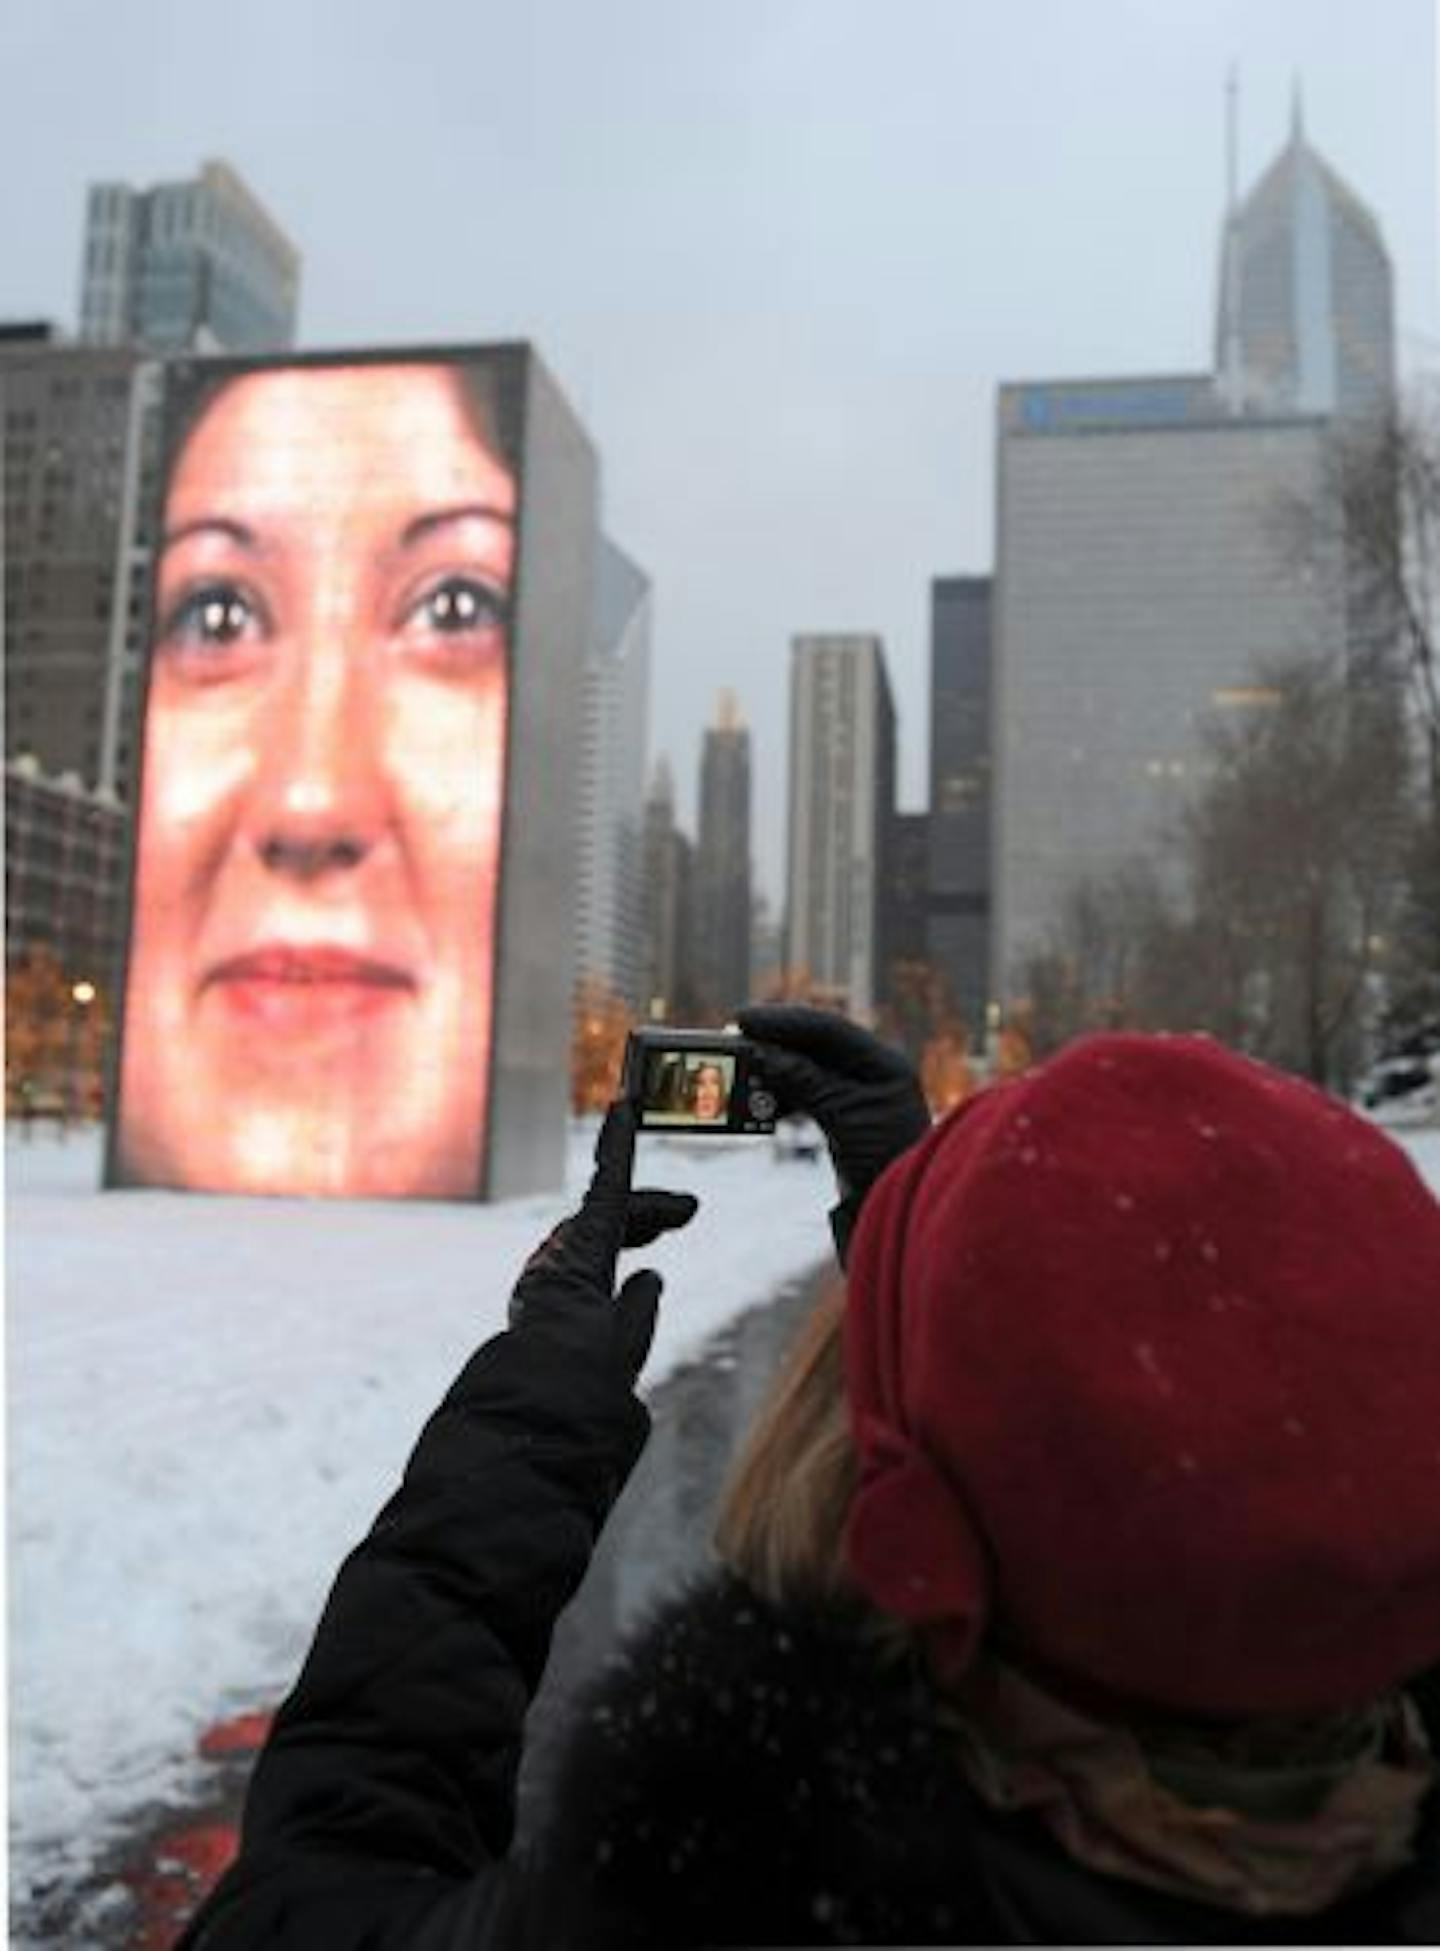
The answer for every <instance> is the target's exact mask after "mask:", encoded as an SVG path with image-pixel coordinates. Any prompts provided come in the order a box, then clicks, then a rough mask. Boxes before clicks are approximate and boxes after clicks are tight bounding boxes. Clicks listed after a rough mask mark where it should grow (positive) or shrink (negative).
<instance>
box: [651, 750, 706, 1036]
mask: <svg viewBox="0 0 1440 1951" xmlns="http://www.w3.org/2000/svg"><path fill="white" fill-rule="evenodd" d="M644 897H645V898H644V916H645V960H644V966H643V971H642V984H641V990H642V1005H641V1007H642V1010H643V1013H644V1014H645V1015H646V1016H647V1017H653V1018H655V1019H656V1020H659V1021H665V1022H671V1023H683V1022H686V1021H687V1020H689V1019H691V1018H692V1017H693V1016H694V1015H695V1014H696V1010H697V999H696V996H695V980H694V971H693V961H694V954H693V946H694V929H695V914H694V849H693V847H692V846H691V844H690V842H689V840H688V839H687V838H686V836H685V835H684V834H683V833H682V832H681V831H680V829H679V828H678V827H677V826H676V824H675V785H674V781H673V779H672V777H671V774H670V767H669V764H668V762H667V761H666V760H665V759H663V758H662V759H659V760H657V762H656V766H655V775H654V779H653V781H652V783H651V787H650V791H649V793H648V795H647V796H646V800H645V844H644Z"/></svg>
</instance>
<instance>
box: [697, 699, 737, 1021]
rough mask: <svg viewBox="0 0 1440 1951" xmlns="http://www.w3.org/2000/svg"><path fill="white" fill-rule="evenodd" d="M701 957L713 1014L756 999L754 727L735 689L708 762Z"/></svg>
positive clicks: (703, 788)
mask: <svg viewBox="0 0 1440 1951" xmlns="http://www.w3.org/2000/svg"><path fill="white" fill-rule="evenodd" d="M695 962H696V977H697V981H698V985H699V988H700V992H701V996H702V999H703V1001H704V1004H705V1006H706V1009H707V1011H708V1013H709V1014H711V1015H713V1016H728V1015H729V1014H731V1013H732V1012H733V1011H734V1010H736V1009H739V1008H740V1007H741V1006H742V1005H743V1004H745V1003H747V1002H748V1001H749V1000H750V734H749V732H748V730H747V729H746V727H745V725H744V723H743V722H742V720H741V717H740V712H739V708H738V706H737V705H736V702H735V694H734V693H733V692H732V691H722V692H721V693H720V700H719V704H718V706H717V709H716V713H715V723H714V724H713V725H712V726H711V727H710V728H709V730H708V731H707V732H706V733H705V743H704V748H703V752H702V756H701V761H700V830H699V833H698V835H697V837H696V849H695Z"/></svg>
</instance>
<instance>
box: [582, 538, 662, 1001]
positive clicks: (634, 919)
mask: <svg viewBox="0 0 1440 1951" xmlns="http://www.w3.org/2000/svg"><path fill="white" fill-rule="evenodd" d="M650 619H651V599H650V583H649V580H648V578H647V577H646V576H645V575H644V574H643V572H642V571H641V570H640V569H639V568H638V567H637V566H636V564H635V563H633V562H632V561H631V560H630V558H629V557H628V556H627V555H626V554H625V553H624V551H623V550H621V549H618V548H617V547H616V546H615V544H614V543H613V542H611V541H609V540H608V538H606V537H603V536H602V537H601V539H600V545H599V555H598V559H597V564H596V578H595V604H594V621H593V627H592V631H591V637H590V645H589V650H588V652H587V655H586V660H585V673H584V688H583V700H582V729H581V750H580V766H581V777H580V807H581V811H580V868H579V887H578V891H577V908H576V930H577V932H576V958H575V959H576V968H577V971H578V973H579V976H580V979H581V980H582V981H583V980H585V979H586V978H589V979H591V980H594V981H598V982H600V983H602V984H603V985H604V986H605V988H607V989H609V990H610V991H612V993H614V994H615V995H617V996H620V997H622V998H623V999H624V1000H625V1001H626V1002H627V1003H629V1004H630V1006H631V1008H632V1009H636V1010H639V1009H642V1008H644V1007H645V1006H646V1004H647V1003H648V1000H649V998H648V995H647V994H646V993H645V990H646V976H645V966H644V965H645V936H646V926H645V887H644V874H645V862H644V849H645V834H644V826H645V763H646V752H647V747H648V744H649V726H650Z"/></svg>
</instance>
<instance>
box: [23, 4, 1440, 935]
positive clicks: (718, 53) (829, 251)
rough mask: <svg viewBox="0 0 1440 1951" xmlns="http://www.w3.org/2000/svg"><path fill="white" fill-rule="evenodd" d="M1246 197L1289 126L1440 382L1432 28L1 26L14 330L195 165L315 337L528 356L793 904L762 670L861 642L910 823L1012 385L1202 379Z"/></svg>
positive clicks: (773, 721)
mask: <svg viewBox="0 0 1440 1951" xmlns="http://www.w3.org/2000/svg"><path fill="white" fill-rule="evenodd" d="M1232 60H1233V61H1235V62H1237V63H1238V65H1239V70H1240V85H1241V97H1240V144H1239V148H1240V174H1241V184H1242V188H1243V187H1245V186H1247V185H1248V184H1249V183H1250V182H1252V181H1253V180H1254V178H1255V176H1256V175H1257V174H1258V173H1259V171H1260V170H1261V169H1262V168H1263V167H1264V166H1265V165H1266V164H1267V163H1268V162H1269V160H1270V158H1271V157H1272V156H1273V154H1274V153H1275V151H1276V150H1277V149H1278V148H1279V147H1280V146H1281V144H1282V143H1283V141H1284V140H1285V136H1286V132H1287V128H1288V123H1289V115H1290V97H1291V85H1292V78H1293V77H1294V76H1295V75H1296V74H1298V75H1299V76H1300V77H1301V79H1302V82H1303V88H1304V104H1305V120H1306V127H1307V131H1308V133H1309V135H1310V137H1311V139H1312V141H1313V142H1314V143H1315V145H1316V146H1317V147H1318V148H1319V149H1320V150H1321V152H1322V153H1323V154H1324V155H1325V156H1326V157H1327V159H1328V160H1329V161H1330V162H1331V164H1332V165H1333V166H1334V167H1335V168H1336V169H1338V170H1339V172H1340V174H1341V175H1342V176H1343V177H1344V178H1345V179H1346V180H1347V181H1348V182H1349V183H1350V185H1351V187H1352V188H1353V189H1354V190H1355V191H1356V192H1357V193H1358V194H1359V195H1360V196H1361V197H1362V198H1363V199H1364V201H1365V202H1366V203H1368V204H1369V206H1370V207H1371V209H1372V210H1373V211H1374V212H1375V213H1376V215H1377V216H1378V218H1379V221H1380V223H1381V226H1382V228H1383V230H1384V233H1385V237H1386V239H1387V242H1388V244H1389V248H1390V253H1391V257H1392V260H1393V263H1394V266H1395V273H1396V283H1397V291H1398V318H1399V326H1400V353H1401V360H1402V365H1403V366H1405V367H1406V368H1408V369H1414V368H1416V367H1417V366H1420V365H1428V366H1429V367H1431V368H1436V367H1440V298H1437V276H1436V261H1437V237H1440V209H1437V188H1436V177H1437V153H1440V152H1437V137H1436V24H1435V9H1434V6H1433V4H1432V0H984V3H983V4H982V0H888V3H887V4H886V5H884V6H881V5H877V4H876V0H865V3H864V4H860V0H729V4H726V5H723V6H722V5H720V4H716V0H706V3H703V4H702V0H689V4H687V3H686V0H606V4H604V5H600V4H596V0H510V4H507V5H504V6H499V5H495V4H492V3H491V0H402V3H401V4H397V0H244V4H243V5H238V6H237V5H236V4H234V0H226V4H225V5H223V6H222V5H217V4H215V3H214V0H5V5H4V7H3V9H0V74H3V75H4V77H5V96H6V100H5V110H4V114H3V117H0V182H3V183H4V186H5V194H4V203H3V208H0V316H6V315H9V316H14V315H41V316H51V317H54V318H56V319H57V320H58V321H59V322H60V323H62V324H63V325H65V326H66V327H67V328H70V329H73V327H74V324H75V316H76V307H77V299H78V274H79V259H80V241H81V226H82V218H83V205H84V193H85V186H86V184H87V183H88V182H89V181H91V180H92V179H95V178H101V177H110V178H120V179H124V180H128V181H131V182H134V183H137V184H143V183H149V182H151V181H155V180H159V179H163V178H167V177H176V176H182V175H187V174H189V173H191V171H192V170H193V169H194V167H195V166H196V165H197V164H198V163H199V162H200V160H201V159H202V158H204V157H205V156H209V155H217V156H223V157H224V158H226V159H227V160H229V161H230V162H232V163H234V164H235V166H236V167H237V168H238V169H239V170H240V171H241V173H242V174H243V175H244V176H245V177H246V179H247V180H248V181H249V183H250V184H251V186H252V187H253V188H254V189H255V190H256V191H257V192H258V194H259V195H260V196H261V197H262V199H263V200H264V201H265V203H266V204H267V205H268V206H269V208H270V209H271V211H272V212H273V214H274V215H275V216H276V217H277V218H278V220H279V221H280V222H281V224H282V225H283V226H284V228H285V229H286V230H287V231H288V232H289V234H290V235H291V236H292V237H293V238H294V240H295V241H296V243H297V244H298V246H299V247H300V249H301V251H302V252H303V254H304V260H305V269H304V282H303V290H302V301H301V340H302V343H303V344H305V345H307V346H315V347H318V346H326V345H337V346H338V345H347V344H358V343H362V342H365V341H370V340H373V341H377V342H380V343H384V342H386V341H401V340H450V341H455V340H462V339H470V338H474V339H486V338H500V337H511V336H519V337H525V338H529V339H532V340H533V341H534V342H535V343H536V344H537V346H538V347H539V349H540V351H541V353H542V355H543V357H544V358H545V360H546V361H547V363H548V364H549V365H550V367H551V369H552V370H553V371H554V373H555V374H556V376H557V377H558V379H559V380H560V382H561V384H562V385H563V386H564V387H565V389H566V390H567V392H568V393H569V394H570V397H571V399H572V400H573V402H574V403H575V405H576V406H577V407H578V408H579V410H580V411H581V413H582V414H583V416H584V418H585V419H586V421H587V422H588V424H589V426H590V428H591V430H592V432H593V434H594V435H595V437H596V439H597V441H598V443H599V446H600V449H601V453H602V455H603V460H604V469H605V503H606V520H607V526H608V528H609V529H610V532H611V533H612V534H613V535H614V537H615V539H616V540H617V541H618V542H620V544H621V545H622V546H623V547H624V548H626V549H627V550H629V552H630V553H631V554H632V555H634V556H635V557H636V559H637V560H638V561H639V562H640V563H641V564H642V565H643V566H644V567H645V568H646V569H647V570H648V572H649V573H650V575H651V576H652V578H653V579H654V582H655V586H656V636H655V659H654V678H653V685H652V700H653V703H652V729H651V746H652V751H654V752H659V751H664V752H666V753H668V754H669V756H670V759H671V761H672V764H673V765H674V767H675V772H676V777H677V783H678V786H679V790H680V798H681V810H682V814H683V815H684V816H685V817H686V818H687V820H689V819H692V818H693V807H694V794H695V777H696V772H697V769H698V757H699V742H700V734H701V730H702V727H703V725H704V724H705V723H706V722H707V721H708V719H709V718H710V716H711V715H712V712H713V705H714V698H715V694H716V692H717V691H718V689H719V687H720V686H721V685H722V684H726V683H729V684H731V685H733V686H734V687H735V689H736V690H737V692H738V693H739V697H740V702H741V706H742V709H743V711H744V713H745V716H746V718H747V720H748V721H749V723H750V725H751V726H752V730H753V737H754V744H755V757H756V788H757V790H756V808H755V812H756V832H755V853H756V858H757V865H758V867H759V872H760V879H761V883H762V885H763V886H764V887H765V888H766V890H767V892H769V893H770V894H771V896H772V897H776V898H778V897H779V896H780V895H781V894H782V892H783V890H782V875H783V845H784V803H783V768H784V752H785V738H786V711H787V687H786V674H787V666H788V656H789V637H790V634H791V632H792V631H796V630H807V629H833V628H840V629H850V628H855V629H874V630H879V631H880V632H881V633H882V634H883V636H884V638H885V641H886V646H887V653H888V657H889V662H890V670H891V678H892V682H893V684H894V687H895V692H896V702H897V707H898V711H899V717H900V742H901V766H900V778H901V793H902V801H903V803H904V804H906V805H907V806H918V805H920V804H922V803H923V800H924V796H925V777H926V769H927V766H928V738H929V725H928V711H927V705H926V684H927V676H928V662H929V638H928V628H929V625H928V586H929V580H930V578H931V576H932V575H937V574H946V573H952V574H953V573H956V572H967V571H968V572H979V573H984V572H985V571H986V570H988V568H989V567H990V562H991V536H992V526H993V523H992V492H993V480H992V467H993V434H992V416H993V410H994V393H995V387H996V384H997V382H998V381H1000V380H1002V379H1015V378H1031V377H1033V378H1042V377H1049V376H1061V375H1081V374H1107V373H1120V372H1163V371H1174V370H1199V369H1203V368H1204V367H1205V366H1206V365H1208V363H1209V357H1210V344H1211V324H1212V309H1213V301H1214V287H1215V269H1216V244H1217V238H1218V227H1219V222H1220V217H1221V210H1222V200H1223V189H1224V84H1225V75H1226V70H1227V67H1228V64H1229V63H1230V62H1231V61H1232Z"/></svg>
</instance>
